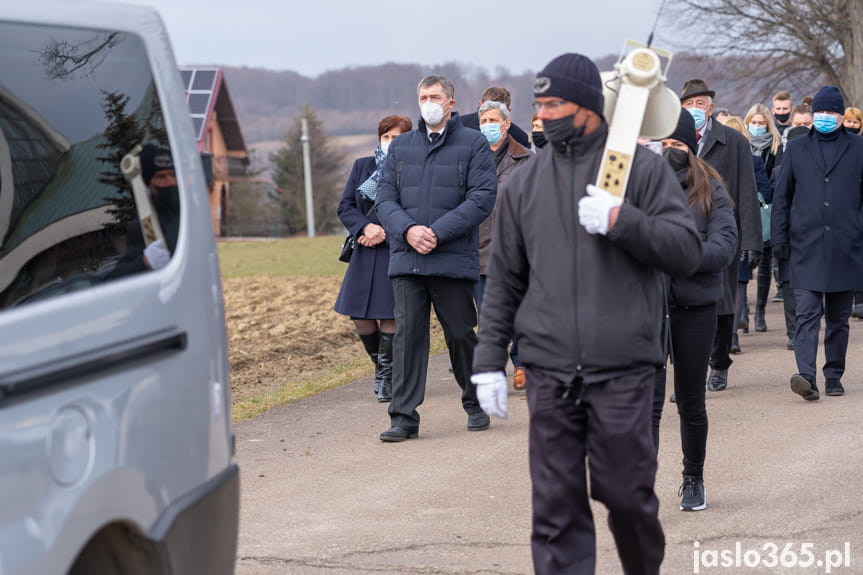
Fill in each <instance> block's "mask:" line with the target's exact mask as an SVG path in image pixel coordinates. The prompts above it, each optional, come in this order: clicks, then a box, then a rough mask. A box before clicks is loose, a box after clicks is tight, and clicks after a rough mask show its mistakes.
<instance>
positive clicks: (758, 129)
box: [749, 124, 767, 136]
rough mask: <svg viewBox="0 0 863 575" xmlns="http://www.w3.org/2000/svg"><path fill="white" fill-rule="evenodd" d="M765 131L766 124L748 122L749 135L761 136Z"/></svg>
mask: <svg viewBox="0 0 863 575" xmlns="http://www.w3.org/2000/svg"><path fill="white" fill-rule="evenodd" d="M766 133H767V126H753V125H752V124H749V135H750V136H763V135H764V134H766Z"/></svg>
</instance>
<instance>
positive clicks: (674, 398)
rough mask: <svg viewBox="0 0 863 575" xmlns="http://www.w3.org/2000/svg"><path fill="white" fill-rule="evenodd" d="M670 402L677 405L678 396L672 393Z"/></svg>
mask: <svg viewBox="0 0 863 575" xmlns="http://www.w3.org/2000/svg"><path fill="white" fill-rule="evenodd" d="M668 401H670V402H671V403H677V396H676V395H674V394H673V393H672V394H671V397H669V398H668Z"/></svg>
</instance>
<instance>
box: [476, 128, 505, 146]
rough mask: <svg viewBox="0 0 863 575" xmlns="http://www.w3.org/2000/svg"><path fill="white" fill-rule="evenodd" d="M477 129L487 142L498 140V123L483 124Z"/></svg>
mask: <svg viewBox="0 0 863 575" xmlns="http://www.w3.org/2000/svg"><path fill="white" fill-rule="evenodd" d="M479 131H480V132H482V135H483V136H485V139H486V140H488V143H489V144H497V143H498V142H500V137H501V135H502V134H501V133H500V124H483V125H482V126H480V127H479Z"/></svg>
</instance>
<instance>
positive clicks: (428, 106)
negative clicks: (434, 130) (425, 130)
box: [420, 102, 443, 126]
mask: <svg viewBox="0 0 863 575" xmlns="http://www.w3.org/2000/svg"><path fill="white" fill-rule="evenodd" d="M420 114H421V115H422V117H423V120H425V123H426V124H427V125H429V126H437V125H438V124H440V123H441V120H443V106H441V105H440V104H435V103H434V102H426V103H425V104H423V105H422V106H420Z"/></svg>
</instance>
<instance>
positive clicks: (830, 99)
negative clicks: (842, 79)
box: [812, 86, 845, 114]
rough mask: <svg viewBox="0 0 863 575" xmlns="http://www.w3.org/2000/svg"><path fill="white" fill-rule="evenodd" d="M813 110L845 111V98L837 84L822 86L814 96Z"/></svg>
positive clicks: (842, 112) (841, 112) (840, 112)
mask: <svg viewBox="0 0 863 575" xmlns="http://www.w3.org/2000/svg"><path fill="white" fill-rule="evenodd" d="M812 111H813V112H836V113H837V114H844V113H845V99H844V98H843V97H842V93H841V92H840V91H839V88H837V87H836V86H821V89H820V90H818V92H816V93H815V97H814V98H812Z"/></svg>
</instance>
